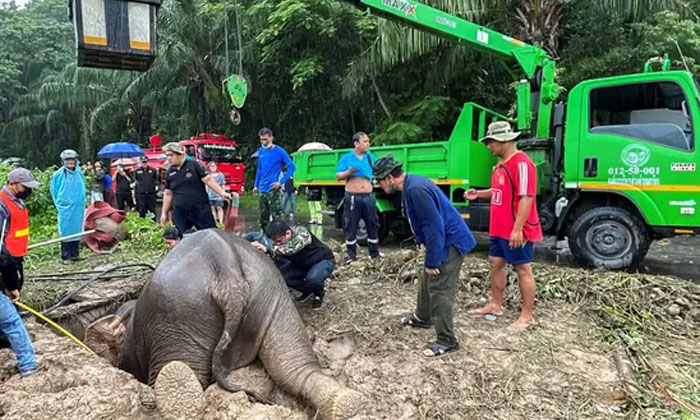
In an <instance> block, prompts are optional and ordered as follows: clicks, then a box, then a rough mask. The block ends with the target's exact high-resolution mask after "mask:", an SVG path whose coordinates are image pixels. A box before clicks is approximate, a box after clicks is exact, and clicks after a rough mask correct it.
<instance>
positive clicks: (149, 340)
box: [85, 229, 364, 420]
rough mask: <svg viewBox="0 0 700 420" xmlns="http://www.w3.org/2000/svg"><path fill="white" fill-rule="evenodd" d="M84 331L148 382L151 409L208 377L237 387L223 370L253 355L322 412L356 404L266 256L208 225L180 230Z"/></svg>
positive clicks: (345, 410)
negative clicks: (135, 285)
mask: <svg viewBox="0 0 700 420" xmlns="http://www.w3.org/2000/svg"><path fill="white" fill-rule="evenodd" d="M85 341H86V343H87V345H88V346H90V347H91V348H92V349H93V350H94V351H95V352H96V353H97V354H99V355H101V356H103V357H105V358H107V359H108V360H109V361H110V362H111V363H112V365H114V366H117V367H119V368H121V369H122V370H125V371H127V372H129V373H131V374H132V375H133V376H134V377H135V378H136V379H138V380H139V381H141V382H143V383H146V384H148V385H152V386H154V388H155V391H156V392H155V396H156V405H157V407H158V409H159V410H160V411H161V413H163V410H167V409H168V408H167V407H165V405H166V403H164V402H162V401H161V400H159V399H158V397H159V395H171V396H172V395H195V396H196V395H198V393H202V392H203V391H202V387H204V388H206V387H208V386H209V385H211V384H212V383H214V382H216V383H218V384H219V385H220V386H221V387H222V388H224V389H227V390H229V391H234V392H236V391H241V390H242V389H241V388H240V387H238V386H236V385H235V384H233V383H230V381H229V379H228V376H229V374H231V372H233V371H234V370H236V369H239V368H242V367H245V366H248V365H250V364H251V363H253V362H255V361H256V360H257V359H259V360H260V361H261V362H262V364H263V366H264V368H265V370H266V371H267V372H268V374H269V375H270V377H271V378H272V379H273V381H274V382H275V383H276V385H277V386H279V387H280V388H281V389H282V390H284V391H286V392H288V393H289V394H291V395H293V396H295V397H297V398H302V399H303V400H305V401H307V402H310V403H311V405H312V406H314V407H315V408H316V409H318V410H319V413H320V414H321V415H322V416H323V418H326V419H331V420H335V419H341V418H348V417H351V416H354V415H355V414H356V413H357V411H358V410H360V407H361V406H362V405H363V404H364V402H363V400H364V397H363V396H362V394H360V393H359V392H356V391H353V390H350V389H348V388H346V387H344V386H342V385H340V384H339V383H338V382H336V381H335V380H334V379H333V378H331V377H329V376H327V375H325V374H323V373H322V372H321V368H320V366H319V364H318V360H317V358H316V355H315V354H314V352H313V350H312V347H311V342H310V340H309V337H308V335H307V333H306V330H305V327H304V324H303V322H302V319H301V317H300V316H299V313H298V312H297V310H296V307H295V305H294V303H293V301H292V298H291V296H290V294H289V291H288V289H287V287H286V284H285V282H284V280H283V279H282V276H281V274H280V272H279V271H278V269H277V268H276V267H275V265H274V263H273V262H272V260H271V259H270V258H269V257H267V256H266V255H264V254H263V253H261V252H259V251H258V250H256V249H255V248H254V247H253V246H251V245H250V244H249V243H248V242H247V241H245V240H243V239H241V238H239V237H237V236H234V235H231V234H228V233H225V232H222V231H220V230H218V229H206V230H201V231H197V232H195V233H193V234H191V235H187V236H186V238H185V239H184V240H183V241H182V242H180V243H179V244H178V245H177V246H176V247H175V248H173V249H172V250H171V251H170V252H169V253H168V254H167V255H166V256H165V258H164V259H163V260H162V262H161V263H160V264H159V265H158V267H157V268H156V270H155V271H154V272H153V277H152V278H151V279H150V280H149V281H148V282H147V283H146V284H145V286H144V288H143V290H142V291H141V293H140V295H139V296H138V299H136V300H135V301H130V302H127V303H126V304H124V305H122V306H121V307H120V308H119V309H118V310H117V312H116V313H115V314H113V315H108V316H106V317H103V318H100V319H98V320H96V321H94V322H93V323H91V324H90V325H89V326H88V327H87V328H86V332H85ZM192 372H193V374H192ZM194 377H196V379H197V381H193V380H192V378H194ZM197 382H198V383H197ZM193 383H195V384H196V388H197V389H196V390H195V389H193V388H192V386H193V385H192V384H193ZM159 387H160V388H161V389H163V390H164V391H162V392H161V391H159ZM187 387H189V388H187ZM183 388H186V389H183ZM188 393H189V394H188ZM249 394H252V395H253V396H254V397H255V396H256V395H255V393H254V392H252V391H249ZM181 405H182V404H181ZM182 409H183V408H182V407H178V410H182ZM180 414H181V415H182V416H181V417H188V416H192V417H193V418H194V417H196V416H197V415H198V413H190V414H187V415H184V413H180Z"/></svg>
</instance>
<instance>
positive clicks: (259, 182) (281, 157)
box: [253, 128, 297, 231]
mask: <svg viewBox="0 0 700 420" xmlns="http://www.w3.org/2000/svg"><path fill="white" fill-rule="evenodd" d="M258 135H259V136H260V145H261V147H260V149H258V170H257V172H256V173H255V188H253V195H255V194H257V193H260V200H259V202H258V209H259V211H260V227H261V228H262V229H263V231H264V230H265V228H267V224H268V223H270V216H272V219H281V218H282V190H281V189H280V186H281V185H284V183H285V182H287V180H288V179H289V178H291V177H292V175H294V171H295V170H296V169H297V167H296V166H295V165H294V162H292V159H291V158H290V157H289V155H288V154H287V152H286V151H285V150H284V149H283V148H281V147H279V146H276V145H275V144H274V137H273V136H272V130H270V129H269V128H261V129H260V132H259V133H258ZM284 166H287V172H285V173H284V175H283V176H282V178H280V173H281V172H282V168H283V167H284Z"/></svg>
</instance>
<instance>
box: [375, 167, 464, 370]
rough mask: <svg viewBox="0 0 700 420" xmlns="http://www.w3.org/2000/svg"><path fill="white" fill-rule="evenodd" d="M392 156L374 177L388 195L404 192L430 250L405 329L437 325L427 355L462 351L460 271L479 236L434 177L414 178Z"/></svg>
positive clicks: (419, 237) (422, 240)
mask: <svg viewBox="0 0 700 420" xmlns="http://www.w3.org/2000/svg"><path fill="white" fill-rule="evenodd" d="M402 166H403V164H402V163H401V162H397V161H396V160H394V157H393V156H391V155H388V156H385V157H383V158H381V159H379V160H378V161H377V162H376V163H375V164H374V166H373V168H372V169H373V173H374V178H375V179H376V180H377V182H378V183H379V186H380V187H382V189H383V190H384V192H386V193H387V194H395V193H396V192H399V191H400V192H401V193H402V194H401V204H402V207H403V211H404V214H405V215H406V217H407V218H408V221H409V223H410V225H411V230H412V231H413V235H414V236H415V237H416V239H417V240H418V242H420V243H421V244H422V245H423V246H424V247H425V264H424V265H425V271H424V273H423V275H422V276H421V281H420V289H419V290H418V305H417V309H416V311H415V312H414V313H412V314H408V315H406V316H404V317H403V318H402V319H401V323H402V324H403V325H408V326H411V327H418V328H430V326H431V325H432V326H434V327H435V331H436V332H437V341H436V342H435V343H433V344H431V345H429V346H428V348H427V349H426V350H425V351H424V352H423V354H424V355H425V356H427V357H435V356H441V355H443V354H445V353H447V352H450V351H454V350H457V349H458V348H459V343H458V342H457V337H456V336H455V332H454V323H453V318H452V307H453V306H454V302H455V297H456V295H457V291H458V290H459V271H460V268H461V267H462V262H463V261H464V256H465V255H466V254H467V253H468V252H469V251H471V250H472V249H473V248H474V246H475V245H476V241H475V240H474V236H473V235H472V233H471V231H470V230H469V228H468V227H467V224H466V223H464V220H462V216H461V215H460V214H459V212H458V211H457V210H456V209H455V208H454V206H453V205H452V203H451V202H450V200H449V199H448V198H447V196H446V195H445V194H444V193H443V192H442V191H440V189H439V188H438V187H437V186H436V185H435V184H434V183H433V182H432V181H431V180H429V179H428V178H425V177H422V176H420V175H409V174H407V173H405V172H404V171H403V168H402Z"/></svg>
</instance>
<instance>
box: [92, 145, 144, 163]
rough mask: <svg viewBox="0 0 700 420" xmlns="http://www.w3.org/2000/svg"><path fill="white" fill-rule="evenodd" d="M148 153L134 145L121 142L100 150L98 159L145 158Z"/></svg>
mask: <svg viewBox="0 0 700 420" xmlns="http://www.w3.org/2000/svg"><path fill="white" fill-rule="evenodd" d="M145 154H146V152H144V151H143V149H142V148H141V147H139V146H137V145H135V144H134V143H127V142H124V141H122V142H119V143H110V144H108V145H106V146H105V147H103V148H102V149H100V151H99V153H97V157H98V158H100V159H121V158H130V157H135V156H143V155H145Z"/></svg>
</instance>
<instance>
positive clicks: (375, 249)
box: [335, 131, 379, 264]
mask: <svg viewBox="0 0 700 420" xmlns="http://www.w3.org/2000/svg"><path fill="white" fill-rule="evenodd" d="M352 143H353V146H354V150H353V151H351V152H348V153H346V154H345V155H343V157H341V158H340V160H339V161H338V167H337V169H336V174H335V179H336V180H338V181H345V198H344V199H343V210H344V211H343V217H344V221H345V246H346V247H347V249H348V255H347V257H346V258H345V263H346V264H348V263H351V262H353V261H355V260H356V259H357V226H358V224H359V223H360V219H362V220H364V222H365V228H366V229H367V245H368V248H369V256H370V258H373V259H374V258H377V257H379V216H378V215H377V202H376V200H375V199H374V195H373V194H372V189H373V186H372V165H373V164H374V162H376V159H375V157H374V155H373V154H372V152H370V151H369V136H368V135H367V134H365V133H363V132H361V131H360V132H358V133H355V135H354V136H352Z"/></svg>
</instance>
